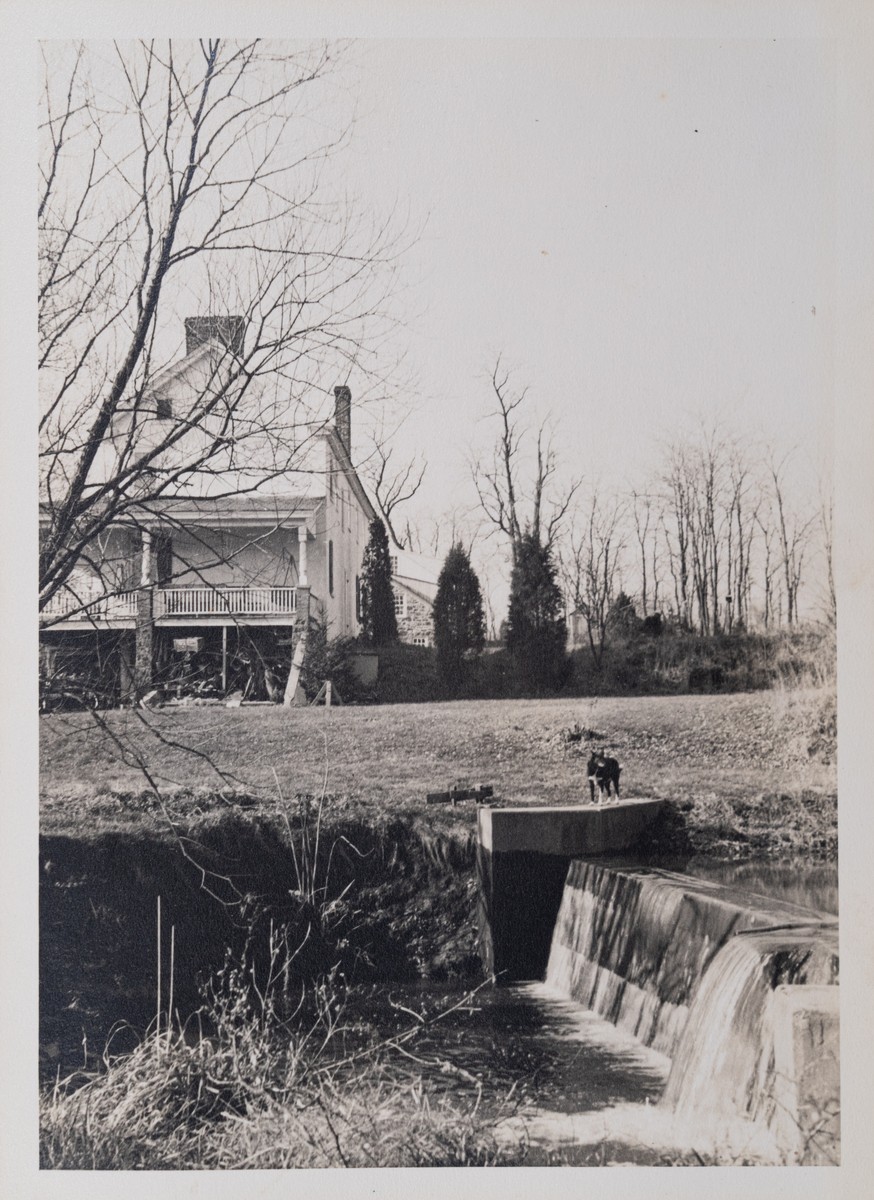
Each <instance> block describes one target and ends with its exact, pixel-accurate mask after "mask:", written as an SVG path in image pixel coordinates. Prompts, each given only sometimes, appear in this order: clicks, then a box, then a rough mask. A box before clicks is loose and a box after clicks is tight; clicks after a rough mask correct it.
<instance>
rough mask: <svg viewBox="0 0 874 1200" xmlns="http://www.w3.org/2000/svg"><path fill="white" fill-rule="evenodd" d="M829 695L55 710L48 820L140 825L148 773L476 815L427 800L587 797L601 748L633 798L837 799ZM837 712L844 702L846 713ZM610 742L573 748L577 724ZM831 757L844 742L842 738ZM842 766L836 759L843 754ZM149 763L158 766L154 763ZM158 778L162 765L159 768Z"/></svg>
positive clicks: (385, 808)
mask: <svg viewBox="0 0 874 1200" xmlns="http://www.w3.org/2000/svg"><path fill="white" fill-rule="evenodd" d="M827 706H828V697H827V696H826V695H824V694H823V693H820V692H816V691H793V692H770V693H768V692H759V693H751V694H736V695H710V696H679V697H631V698H612V699H590V700H587V699H569V700H564V699H561V700H511V701H500V700H486V701H460V702H457V703H443V704H417V705H391V706H381V707H340V708H338V707H335V708H332V709H330V710H326V709H324V708H317V709H316V708H309V709H290V710H289V709H279V708H270V707H253V708H237V709H226V708H223V707H203V708H177V709H165V710H161V711H158V712H155V713H152V712H149V713H142V712H134V711H118V712H109V713H106V714H101V715H100V716H99V717H98V718H97V720H95V717H94V716H92V715H91V714H86V713H76V714H53V715H50V716H45V717H43V718H42V719H41V722H40V729H41V745H42V753H41V766H42V775H41V778H42V822H43V829H44V831H46V832H79V833H81V832H83V830H82V820H83V817H85V815H86V813H87V814H90V815H93V816H99V817H100V818H101V820H105V821H107V822H109V823H110V824H112V823H114V822H115V821H122V822H123V821H124V820H127V819H130V817H131V813H130V811H129V807H126V806H125V805H124V804H122V805H121V807H119V804H118V797H119V796H122V797H124V796H128V797H130V796H131V794H133V795H140V794H142V793H143V792H144V791H146V790H147V789H148V788H149V782H148V780H149V779H151V780H153V781H154V783H155V785H157V786H158V787H160V788H161V790H162V791H166V792H167V793H174V792H175V793H177V794H178V793H179V792H180V790H181V791H182V792H187V793H192V794H193V795H192V796H190V797H189V799H190V800H193V801H196V802H199V803H208V802H209V800H208V795H209V793H214V792H216V791H218V790H219V789H222V788H224V789H227V790H230V791H232V792H246V793H248V794H251V795H255V796H258V797H259V798H260V799H261V800H262V802H263V803H265V804H269V803H270V802H271V801H272V800H273V799H275V797H276V796H277V779H278V781H279V785H280V786H281V788H282V791H283V793H284V794H285V795H286V796H289V795H293V794H294V793H295V792H312V793H320V792H321V791H322V789H323V787H324V788H326V790H327V791H328V792H329V793H333V794H335V795H337V796H341V797H343V798H344V803H346V804H348V805H349V806H350V807H351V808H355V809H359V808H360V809H364V810H371V811H374V810H376V811H378V812H381V813H393V812H397V813H401V812H406V813H408V814H416V813H420V812H423V811H424V813H425V814H427V817H428V819H429V820H431V821H433V822H435V823H437V824H442V823H446V822H449V823H453V824H454V823H456V822H457V821H467V820H469V819H470V815H471V813H472V811H473V806H472V805H466V806H459V808H458V809H457V810H454V811H447V810H446V809H445V808H443V806H439V807H436V808H435V807H429V808H426V806H425V794H426V792H428V791H432V790H437V789H440V788H444V787H445V786H446V785H448V784H450V783H453V782H455V781H460V782H463V783H491V784H493V785H494V787H495V793H496V795H498V796H500V797H502V798H503V799H504V800H505V801H506V802H508V803H514V804H564V803H578V802H580V801H581V800H582V799H584V798H587V795H588V789H587V787H586V784H585V769H584V768H585V760H586V757H587V755H588V751H589V747H590V746H592V745H595V746H598V747H603V748H604V749H605V750H607V752H608V753H611V754H613V755H614V756H615V757H617V758H618V759H619V760H620V762H621V764H622V767H623V775H622V786H623V794H624V795H625V796H635V795H637V796H657V797H662V798H665V799H671V800H675V801H678V802H684V801H688V800H693V801H695V802H696V803H704V804H706V803H708V802H716V803H726V804H729V805H731V804H734V805H735V806H736V807H737V806H738V805H740V806H743V805H744V804H745V803H753V802H755V801H756V800H757V799H759V800H760V799H761V798H762V797H763V796H771V795H778V796H783V797H784V798H788V797H794V796H801V795H802V794H808V795H811V794H813V795H815V796H821V797H823V798H828V797H833V796H834V793H835V790H836V770H835V766H834V762H833V757H834V756H833V752H829V747H828V739H826V751H825V752H823V750H822V742H821V740H820V742H819V743H817V737H816V730H817V728H818V727H819V724H820V719H821V716H822V714H823V713H824V712H827ZM832 711H833V710H832ZM575 723H576V724H579V725H580V726H582V727H583V728H584V729H585V730H587V731H591V732H592V733H594V734H599V735H602V736H601V737H597V738H591V739H585V738H584V739H583V741H581V742H575V743H574V742H568V741H567V740H566V739H565V736H564V735H565V732H566V731H567V730H568V729H569V727H571V726H573V725H574V724H575ZM831 751H833V747H831ZM830 759H831V760H832V761H829V760H830ZM144 768H145V770H144ZM146 773H148V774H146Z"/></svg>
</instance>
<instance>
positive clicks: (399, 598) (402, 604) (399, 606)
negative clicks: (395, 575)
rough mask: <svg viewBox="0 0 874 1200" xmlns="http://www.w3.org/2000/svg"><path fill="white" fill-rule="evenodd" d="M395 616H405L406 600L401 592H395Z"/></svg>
mask: <svg viewBox="0 0 874 1200" xmlns="http://www.w3.org/2000/svg"><path fill="white" fill-rule="evenodd" d="M394 600H395V616H396V617H405V616H406V615H407V598H406V596H405V595H404V594H403V593H402V592H395V595H394Z"/></svg>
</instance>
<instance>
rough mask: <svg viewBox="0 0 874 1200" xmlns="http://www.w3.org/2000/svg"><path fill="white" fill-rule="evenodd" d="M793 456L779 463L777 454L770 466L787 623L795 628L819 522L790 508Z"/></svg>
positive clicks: (786, 456) (785, 456)
mask: <svg viewBox="0 0 874 1200" xmlns="http://www.w3.org/2000/svg"><path fill="white" fill-rule="evenodd" d="M789 457H790V455H788V454H787V455H784V456H783V458H781V459H779V460H778V459H777V458H776V456H774V455H773V454H772V455H771V458H770V460H769V464H768V474H769V477H770V483H771V495H772V498H773V502H774V514H775V526H776V533H777V539H778V545H779V549H780V565H781V568H782V573H783V591H784V596H785V600H786V623H787V624H788V625H794V624H795V623H796V622H797V620H798V592H799V589H800V587H801V580H802V572H803V568H804V561H805V556H806V554H807V550H808V543H809V536H810V530H811V527H812V526H813V524H814V520H815V518H814V517H812V516H809V517H804V516H799V515H798V513H796V512H794V511H793V510H792V509H791V507H790V504H789V500H788V495H787V487H786V470H785V469H786V465H787V463H788V460H789Z"/></svg>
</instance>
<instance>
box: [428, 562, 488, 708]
mask: <svg viewBox="0 0 874 1200" xmlns="http://www.w3.org/2000/svg"><path fill="white" fill-rule="evenodd" d="M485 640H486V619H485V614H484V612H483V598H482V593H481V591H480V586H479V580H478V579H477V577H476V572H475V571H474V569H473V567H472V566H471V565H470V559H469V558H468V556H467V554H466V552H465V550H464V548H463V547H462V546H461V545H455V546H453V547H452V549H451V550H450V551H449V553H448V554H447V555H446V561H445V562H444V564H443V569H442V570H441V572H440V578H439V579H438V581H437V596H436V598H435V600H434V644H435V646H436V648H437V666H438V669H439V671H440V674H441V676H442V678H443V680H444V681H445V683H446V684H448V686H449V687H450V688H451V689H452V690H453V691H458V690H459V689H460V688H461V686H462V684H463V683H464V678H465V674H466V670H465V668H466V659H467V658H468V657H469V656H470V654H471V653H473V654H481V653H482V648H483V646H484V645H485Z"/></svg>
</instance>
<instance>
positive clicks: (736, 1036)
mask: <svg viewBox="0 0 874 1200" xmlns="http://www.w3.org/2000/svg"><path fill="white" fill-rule="evenodd" d="M836 976H837V959H836V950H835V945H834V942H833V939H831V938H830V937H829V936H828V935H825V936H824V935H823V931H822V927H819V926H814V927H808V928H805V927H803V926H799V927H796V928H792V929H786V928H783V929H764V930H756V931H748V932H745V933H739V934H738V935H737V936H736V937H733V938H731V939H730V941H728V942H727V943H726V944H725V946H723V947H722V949H721V950H720V952H719V954H718V955H717V956H716V958H715V960H714V962H713V964H712V966H711V967H710V969H709V971H708V972H707V974H706V975H705V976H704V978H703V979H702V981H701V986H700V988H699V989H698V992H697V995H696V997H695V1001H694V1004H693V1005H692V1010H691V1013H690V1015H689V1020H688V1023H687V1025H686V1029H685V1031H684V1034H683V1037H682V1038H681V1039H680V1042H679V1044H678V1046H677V1051H676V1054H675V1055H674V1059H673V1063H672V1066H671V1073H670V1076H669V1078H668V1084H667V1087H666V1089H665V1093H664V1096H663V1097H662V1104H664V1105H665V1106H667V1107H669V1108H672V1109H673V1110H674V1112H675V1113H676V1114H677V1116H678V1118H680V1119H692V1118H694V1117H695V1116H696V1115H697V1114H700V1113H702V1112H707V1113H708V1114H710V1115H711V1116H713V1117H729V1118H730V1117H735V1116H743V1117H748V1118H749V1119H751V1120H755V1121H758V1122H763V1123H765V1124H770V1123H771V1121H772V1120H773V1117H774V1094H775V1089H774V1042H773V1030H771V1029H769V1027H768V1026H769V1021H770V1010H771V998H772V995H773V992H774V989H775V988H776V987H778V986H779V985H780V984H796V985H797V984H833V983H835V982H836Z"/></svg>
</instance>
